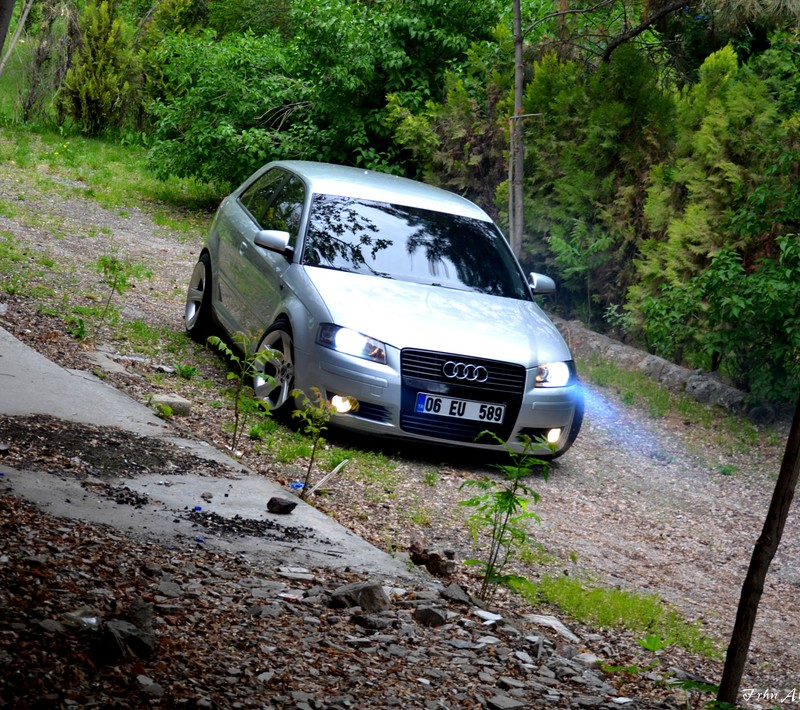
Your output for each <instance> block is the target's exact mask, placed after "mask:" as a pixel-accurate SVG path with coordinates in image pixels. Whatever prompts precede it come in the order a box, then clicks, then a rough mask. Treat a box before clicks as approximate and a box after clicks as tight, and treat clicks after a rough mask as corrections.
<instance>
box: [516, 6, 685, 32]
mask: <svg viewBox="0 0 800 710" xmlns="http://www.w3.org/2000/svg"><path fill="white" fill-rule="evenodd" d="M614 2H616V0H602V2H599V3H597V5H594V6H593V7H589V8H586V9H585V10H559V11H558V12H550V13H548V14H547V15H545V16H544V17H540V18H539V19H538V20H536V21H535V22H534V23H532V24H531V25H530V26H529V27H527V28H526V29H525V30H523V32H522V36H523V37H524V36H525V35H526V34H528V32H530V31H531V30H532V29H533V28H534V27H536V25H541V24H542V22H547V20H552V19H553V18H554V17H563V16H564V15H585V14H587V13H589V12H594V11H595V10H599V9H600V8H601V7H605V6H606V5H611V4H612V3H614ZM687 2H688V0H687ZM684 4H686V3H684Z"/></svg>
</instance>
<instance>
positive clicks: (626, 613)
mask: <svg viewBox="0 0 800 710" xmlns="http://www.w3.org/2000/svg"><path fill="white" fill-rule="evenodd" d="M533 589H534V591H533V592H532V593H531V594H530V596H531V598H530V599H529V601H531V602H532V603H534V604H536V603H541V602H546V603H548V604H552V605H553V606H556V607H558V608H559V609H560V610H561V611H563V612H564V613H565V614H568V615H569V616H571V617H572V618H574V619H575V620H576V621H578V622H580V623H583V624H588V625H591V626H596V627H604V628H621V629H627V630H628V631H632V632H634V633H651V634H656V635H658V636H660V637H662V638H664V639H670V641H671V642H672V643H674V644H676V645H677V646H680V647H681V648H684V649H686V650H687V651H689V652H691V653H697V654H700V655H703V656H705V657H707V658H713V659H719V658H721V656H722V651H721V650H720V648H719V646H718V645H717V643H716V642H715V641H714V640H713V639H711V638H709V637H708V636H706V635H705V634H704V633H703V631H702V630H701V629H700V627H699V625H698V624H690V623H688V622H687V621H685V620H684V619H683V618H682V617H681V616H680V614H679V613H678V612H677V611H675V610H674V609H672V608H671V607H669V606H667V605H666V604H665V603H664V602H663V601H662V600H661V599H660V598H659V597H658V596H657V595H655V594H634V593H633V592H627V591H624V590H621V589H607V588H603V587H590V586H586V585H584V584H583V583H582V582H581V581H579V580H577V579H575V578H574V577H566V576H562V577H550V576H545V577H543V578H542V579H541V580H540V581H539V582H537V583H535V584H534V585H533Z"/></svg>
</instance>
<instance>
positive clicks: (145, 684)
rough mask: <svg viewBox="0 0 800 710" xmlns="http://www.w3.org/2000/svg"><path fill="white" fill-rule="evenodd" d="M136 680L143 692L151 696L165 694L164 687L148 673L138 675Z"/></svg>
mask: <svg viewBox="0 0 800 710" xmlns="http://www.w3.org/2000/svg"><path fill="white" fill-rule="evenodd" d="M136 682H137V683H138V684H139V687H140V688H141V689H142V692H143V693H144V694H145V695H147V696H149V697H151V698H160V697H161V696H162V695H164V688H163V687H162V686H161V685H159V684H158V683H156V682H155V681H153V680H152V679H151V678H148V677H147V676H146V675H138V676H136Z"/></svg>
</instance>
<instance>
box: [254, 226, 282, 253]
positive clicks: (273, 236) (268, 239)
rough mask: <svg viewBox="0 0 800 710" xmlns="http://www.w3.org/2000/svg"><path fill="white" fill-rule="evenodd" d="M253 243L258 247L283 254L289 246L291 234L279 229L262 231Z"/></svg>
mask: <svg viewBox="0 0 800 710" xmlns="http://www.w3.org/2000/svg"><path fill="white" fill-rule="evenodd" d="M253 243H254V244H255V245H256V246H259V247H264V249H269V250H270V251H277V252H280V253H281V254H282V253H283V252H285V251H286V249H287V247H288V246H289V232H283V231H281V230H279V229H262V230H261V231H260V232H259V233H258V234H256V236H255V239H253Z"/></svg>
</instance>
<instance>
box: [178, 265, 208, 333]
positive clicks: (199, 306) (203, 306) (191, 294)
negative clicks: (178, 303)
mask: <svg viewBox="0 0 800 710" xmlns="http://www.w3.org/2000/svg"><path fill="white" fill-rule="evenodd" d="M183 320H184V325H185V327H186V332H187V334H188V335H189V337H190V338H192V339H193V340H197V341H198V342H201V343H204V342H205V341H206V338H208V336H209V335H211V333H212V332H213V331H214V319H213V316H212V314H211V257H210V256H209V255H208V253H206V252H204V253H203V254H201V255H200V259H198V261H197V263H196V264H195V266H194V270H193V271H192V276H191V278H190V279H189V290H188V291H187V292H186V307H185V309H184V313H183Z"/></svg>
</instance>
